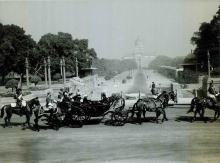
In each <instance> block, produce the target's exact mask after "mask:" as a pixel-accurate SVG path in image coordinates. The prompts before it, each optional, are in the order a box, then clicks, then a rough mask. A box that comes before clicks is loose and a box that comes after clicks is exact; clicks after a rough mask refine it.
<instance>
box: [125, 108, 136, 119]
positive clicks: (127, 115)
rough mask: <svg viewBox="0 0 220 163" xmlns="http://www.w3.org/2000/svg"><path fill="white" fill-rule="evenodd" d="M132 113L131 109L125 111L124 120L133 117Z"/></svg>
mask: <svg viewBox="0 0 220 163" xmlns="http://www.w3.org/2000/svg"><path fill="white" fill-rule="evenodd" d="M132 115H133V113H132V111H131V110H128V111H127V113H126V120H128V119H132V118H133V117H132ZM133 116H134V115H133Z"/></svg>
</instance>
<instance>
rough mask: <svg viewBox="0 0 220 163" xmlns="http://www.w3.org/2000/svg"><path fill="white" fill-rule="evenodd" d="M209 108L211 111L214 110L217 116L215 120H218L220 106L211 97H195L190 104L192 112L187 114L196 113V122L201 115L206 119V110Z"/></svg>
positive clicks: (194, 117)
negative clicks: (197, 116)
mask: <svg viewBox="0 0 220 163" xmlns="http://www.w3.org/2000/svg"><path fill="white" fill-rule="evenodd" d="M206 108H208V109H210V110H214V112H215V114H214V117H213V119H214V120H217V119H218V118H219V115H220V106H219V105H217V104H216V102H215V101H214V100H213V99H212V98H211V97H206V98H202V99H199V98H198V97H194V98H193V99H192V101H191V104H190V110H189V111H188V112H187V114H188V113H190V112H194V116H193V119H192V121H195V120H196V115H197V114H198V113H199V114H200V117H201V118H204V114H205V109H206ZM204 121H205V119H204Z"/></svg>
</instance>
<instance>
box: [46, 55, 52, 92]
mask: <svg viewBox="0 0 220 163" xmlns="http://www.w3.org/2000/svg"><path fill="white" fill-rule="evenodd" d="M47 64H48V81H49V88H51V72H50V56H48V57H47Z"/></svg>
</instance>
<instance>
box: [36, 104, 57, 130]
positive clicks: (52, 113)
mask: <svg viewBox="0 0 220 163" xmlns="http://www.w3.org/2000/svg"><path fill="white" fill-rule="evenodd" d="M33 113H34V116H35V119H34V122H35V124H34V127H35V129H36V130H37V131H40V127H39V124H38V122H39V120H40V119H41V118H42V117H44V118H46V119H45V120H46V121H47V124H48V125H49V126H52V127H53V128H54V129H56V130H58V129H59V128H60V125H61V117H60V115H61V111H60V108H58V107H56V108H54V109H50V110H45V109H44V108H43V107H42V106H40V107H36V108H35V109H33Z"/></svg>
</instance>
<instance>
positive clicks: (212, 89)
mask: <svg viewBox="0 0 220 163" xmlns="http://www.w3.org/2000/svg"><path fill="white" fill-rule="evenodd" d="M218 95H219V93H218V92H217V91H216V90H215V87H214V82H213V80H212V81H211V82H210V84H209V88H208V94H207V96H208V97H210V98H211V99H213V101H214V102H215V104H217V97H218Z"/></svg>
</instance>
